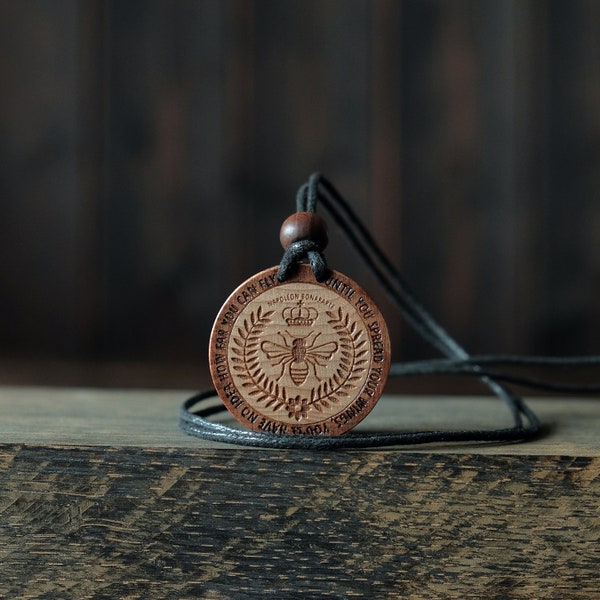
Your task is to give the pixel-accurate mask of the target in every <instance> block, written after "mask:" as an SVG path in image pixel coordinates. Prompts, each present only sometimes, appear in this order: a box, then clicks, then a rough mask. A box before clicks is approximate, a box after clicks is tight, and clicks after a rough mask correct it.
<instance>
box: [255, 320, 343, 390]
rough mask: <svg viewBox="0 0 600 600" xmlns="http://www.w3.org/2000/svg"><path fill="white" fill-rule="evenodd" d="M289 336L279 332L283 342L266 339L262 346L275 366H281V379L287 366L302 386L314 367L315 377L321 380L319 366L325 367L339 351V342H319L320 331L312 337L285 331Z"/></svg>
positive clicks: (294, 378)
mask: <svg viewBox="0 0 600 600" xmlns="http://www.w3.org/2000/svg"><path fill="white" fill-rule="evenodd" d="M285 333H286V334H287V335H288V336H289V341H290V343H288V339H287V338H286V337H285V336H284V335H283V334H282V333H279V335H280V336H281V339H282V340H283V344H278V343H276V342H271V341H268V340H267V341H264V342H263V343H262V344H261V345H260V347H261V350H262V351H263V352H264V353H265V354H266V356H267V358H268V359H269V360H271V361H273V362H272V363H271V365H272V366H273V367H278V366H281V373H280V374H279V377H277V381H279V380H280V379H281V378H282V377H283V376H284V375H285V371H286V368H287V369H288V372H289V374H290V377H291V379H292V381H293V382H294V384H295V385H297V386H301V385H302V384H303V383H304V382H305V381H306V379H307V377H308V374H309V372H310V368H311V367H312V370H313V374H314V376H315V378H316V379H317V380H318V381H320V380H321V378H320V377H319V376H318V375H317V366H319V367H323V366H325V365H326V364H327V361H328V360H330V359H331V357H332V356H333V355H334V354H335V352H337V349H338V344H337V342H325V343H324V344H317V340H318V338H319V336H320V335H321V334H320V333H316V334H315V335H314V337H313V338H312V339H309V338H310V336H311V335H312V334H308V335H307V336H304V337H293V336H292V335H291V334H290V333H289V332H287V331H286V332H285Z"/></svg>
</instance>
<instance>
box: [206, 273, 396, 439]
mask: <svg viewBox="0 0 600 600" xmlns="http://www.w3.org/2000/svg"><path fill="white" fill-rule="evenodd" d="M277 270H278V267H272V268H270V269H266V270H264V271H261V272H260V273H257V274H256V275H254V276H252V277H250V278H249V279H247V280H246V281H245V282H244V283H242V284H241V285H240V286H239V287H238V288H237V289H236V290H235V291H234V292H233V293H232V294H231V295H230V296H229V298H228V299H227V300H226V302H225V303H224V305H223V307H222V308H221V310H220V311H219V313H218V315H217V317H216V319H215V322H214V325H213V329H212V332H211V335H210V342H209V352H208V354H209V367H210V373H211V377H212V380H213V383H214V385H215V388H216V390H217V393H218V394H219V396H220V397H221V400H222V401H223V403H224V404H225V406H226V407H227V409H228V410H229V412H230V413H231V414H232V415H233V416H234V417H235V418H236V419H237V420H238V421H239V422H240V423H242V424H243V425H244V426H245V427H247V428H249V429H251V430H254V431H262V432H264V433H281V434H308V435H339V434H342V433H345V432H346V431H348V430H350V429H352V428H353V427H354V426H355V425H357V424H358V423H359V422H360V421H362V420H363V419H364V418H365V417H366V416H367V415H368V414H369V412H370V411H371V410H372V409H373V407H374V406H375V404H376V403H377V400H378V399H379V397H380V396H381V394H382V392H383V387H384V385H385V382H386V379H387V376H388V372H389V368H390V362H391V355H390V353H391V351H390V339H389V333H388V329H387V325H386V323H385V320H384V318H383V315H382V314H381V312H380V310H379V309H378V308H377V306H376V305H375V302H374V301H373V300H372V299H371V298H370V297H369V295H368V294H367V293H366V292H365V291H364V290H363V288H362V287H361V286H360V285H358V284H357V283H356V282H355V281H353V280H352V279H350V278H349V277H346V276H345V275H343V274H341V273H339V272H337V271H330V272H329V276H328V277H327V279H325V281H323V282H318V281H316V280H315V277H314V275H313V273H312V270H311V268H310V266H309V265H307V264H304V263H302V264H299V265H298V268H297V271H296V273H295V274H294V276H292V277H289V278H288V279H286V280H285V281H284V282H280V281H279V280H278V279H277Z"/></svg>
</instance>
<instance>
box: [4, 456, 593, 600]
mask: <svg viewBox="0 0 600 600" xmlns="http://www.w3.org/2000/svg"><path fill="white" fill-rule="evenodd" d="M0 461H1V464H2V465H3V468H2V471H1V472H0V478H1V481H2V486H1V488H0V489H1V491H0V514H1V515H2V519H1V520H0V534H1V536H2V540H3V542H2V549H1V555H2V561H1V563H0V565H1V566H0V593H2V594H3V595H4V596H5V597H9V598H41V597H57V596H60V597H77V598H105V597H121V598H192V597H203V598H220V599H221V598H223V599H224V598H239V597H241V596H243V597H245V598H263V597H278V598H280V597H282V596H284V597H291V598H296V597H301V596H306V595H310V597H312V598H316V597H331V596H333V597H346V598H347V597H359V598H389V599H392V598H393V599H395V598H398V597H406V598H417V597H424V596H427V597H432V596H433V597H439V598H446V597H462V598H481V597H486V598H531V597H544V598H556V599H559V598H560V599H563V598H574V597H577V598H596V597H597V593H598V585H599V582H598V575H597V565H598V560H599V559H600V546H599V545H598V542H599V541H600V531H599V528H598V513H597V495H598V493H599V492H600V478H599V475H600V459H598V458H590V457H588V458H572V457H564V458H561V457H552V456H543V457H514V456H513V457H510V456H478V455H473V454H471V455H462V456H458V455H454V456H453V455H439V454H425V455H423V454H419V455H415V454H410V453H409V454H403V453H396V452H391V453H390V452H387V453H386V452H376V453H368V452H360V453H354V452H346V453H335V454H328V453H326V454H323V453H310V454H307V453H302V452H271V451H268V452H255V451H249V452H231V451H227V452H225V451H217V450H212V451H200V450H186V451H183V450H164V449H141V448H135V447H130V448H93V447H72V448H69V449H67V448H47V447H36V446H18V445H17V446H12V445H8V446H7V445H5V446H3V447H2V448H1V449H0Z"/></svg>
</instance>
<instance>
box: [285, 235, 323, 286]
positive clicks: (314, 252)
mask: <svg viewBox="0 0 600 600" xmlns="http://www.w3.org/2000/svg"><path fill="white" fill-rule="evenodd" d="M302 260H308V262H309V264H310V268H311V269H312V272H313V273H314V275H315V279H316V280H317V281H324V280H325V279H326V278H327V273H328V272H329V270H328V269H327V263H326V262H325V257H324V256H323V252H322V251H321V248H320V247H319V245H318V244H317V243H316V242H313V241H312V240H299V241H297V242H293V243H292V244H290V245H289V246H288V247H287V248H286V250H285V252H284V253H283V257H282V258H281V262H280V263H279V270H278V271H277V279H279V281H285V280H286V279H287V278H288V277H289V276H290V275H291V274H292V273H293V272H294V270H295V268H296V265H297V264H298V263H299V262H300V261H302Z"/></svg>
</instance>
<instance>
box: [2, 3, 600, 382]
mask: <svg viewBox="0 0 600 600" xmlns="http://www.w3.org/2000/svg"><path fill="white" fill-rule="evenodd" d="M314 170H320V171H322V172H323V173H325V174H326V175H327V176H328V177H329V178H330V179H331V180H332V181H333V182H334V183H335V184H336V185H337V186H338V188H339V189H340V190H341V191H342V192H343V194H344V195H345V196H346V197H347V198H348V200H349V201H350V202H351V203H352V205H353V206H354V207H355V209H356V210H357V212H358V213H359V214H360V215H361V216H362V217H363V218H364V219H365V220H366V222H367V224H368V225H369V227H370V228H371V229H372V231H373V233H374V235H375V237H376V238H377V239H378V240H379V241H380V243H381V245H382V246H383V248H384V249H385V251H386V252H387V253H388V254H389V256H390V257H391V258H392V260H393V261H394V262H395V264H397V265H398V266H399V267H400V268H401V270H402V272H403V273H404V274H405V276H406V278H407V279H408V280H409V282H411V284H412V287H413V288H414V289H415V290H416V291H417V293H418V295H419V296H420V297H421V298H422V299H423V301H424V302H425V304H426V305H427V306H428V307H429V308H430V309H431V310H432V311H433V312H434V314H436V315H437V316H438V317H439V319H440V320H441V321H442V323H443V324H444V325H445V326H446V328H447V329H448V330H449V331H450V332H451V333H452V334H454V335H455V336H456V337H457V338H458V339H459V340H460V341H461V342H462V343H463V344H464V345H465V346H466V347H467V348H468V349H469V350H471V351H473V352H516V353H531V352H544V353H586V352H587V353H589V352H594V353H598V352H599V350H600V303H599V302H598V296H599V292H600V278H599V271H600V248H599V244H598V240H599V237H600V203H599V202H598V200H599V190H600V2H597V1H596V0H569V1H563V0H560V1H546V2H543V1H541V0H454V1H452V2H448V1H444V0H410V1H408V0H407V1H404V2H400V1H395V0H373V1H367V0H325V1H323V0H297V1H292V0H254V1H253V0H198V1H184V0H172V1H167V0H162V1H161V0H143V1H141V0H126V1H122V0H113V1H109V0H102V1H100V0H86V1H78V0H46V1H44V0H20V1H19V2H17V1H12V0H0V269H1V286H2V288H1V291H0V355H1V357H3V360H4V361H5V362H6V361H9V362H8V363H6V364H12V363H10V361H11V360H14V359H15V357H24V358H27V359H32V360H34V359H35V360H38V359H39V360H41V359H57V358H58V359H61V360H62V359H65V360H68V361H75V362H81V361H84V362H85V361H89V362H90V363H93V362H94V361H97V362H102V361H106V360H110V361H117V362H119V361H125V362H127V361H140V362H142V363H143V362H144V361H153V362H154V363H155V364H175V363H180V364H190V365H197V366H198V369H199V372H202V371H204V364H205V360H206V345H207V337H208V334H209V329H210V326H211V324H212V319H213V317H214V315H215V313H216V311H217V310H218V308H219V307H220V304H221V303H222V301H223V300H224V298H225V297H226V296H227V295H228V294H229V292H230V291H231V290H232V289H233V287H235V286H236V285H237V284H238V283H240V282H241V281H242V280H243V279H245V278H246V277H248V276H249V275H251V274H253V273H254V272H256V271H258V270H261V269H263V268H266V267H268V266H271V265H273V264H275V263H277V262H278V260H279V258H280V256H281V249H280V247H279V243H278V231H279V226H280V223H281V222H282V221H283V219H284V218H285V217H287V216H288V214H289V213H291V212H293V209H294V195H295V191H296V189H297V187H298V186H299V185H300V184H301V183H302V182H303V181H304V180H305V179H306V177H307V176H308V175H309V173H310V172H312V171H314ZM332 237H333V240H332V243H331V247H330V249H329V251H328V253H327V257H328V260H329V263H330V264H331V266H333V267H334V268H337V269H339V270H341V271H343V272H345V273H346V274H348V275H350V276H352V277H354V278H357V279H359V280H360V281H361V283H362V284H363V286H364V287H367V288H368V289H369V290H370V291H371V293H372V295H374V296H375V297H376V298H377V299H379V301H380V303H381V307H382V309H383V310H384V312H385V313H386V314H387V315H388V320H390V321H397V318H396V314H395V313H394V312H392V309H391V308H390V306H389V305H388V303H387V302H386V301H385V299H384V298H383V297H382V295H381V294H380V293H379V291H378V289H377V288H375V287H374V282H373V280H372V279H371V278H370V276H369V275H368V274H366V273H365V271H364V269H363V267H362V266H361V265H360V264H358V261H357V259H356V258H355V255H353V254H352V253H351V251H350V250H349V248H348V246H347V245H346V243H345V242H344V241H343V240H342V239H341V238H340V237H339V236H338V235H333V236H332ZM392 332H393V346H394V359H396V360H400V359H407V358H415V357H421V356H425V355H427V353H428V351H427V349H426V348H425V347H424V346H423V345H422V344H420V343H419V342H418V341H417V340H416V339H415V338H414V337H413V336H412V335H410V333H409V332H407V331H406V328H405V327H403V326H401V325H400V324H398V323H397V322H394V324H393V326H392ZM9 371H10V369H8V370H7V369H4V371H3V373H4V381H10V380H11V378H10V373H9ZM31 377H32V379H33V380H35V369H34V371H33V372H32V373H31ZM1 379H2V376H1V373H0V380H1ZM84 383H85V382H84ZM109 383H110V382H109ZM141 383H143V381H142V382H141ZM171 383H172V384H176V383H177V382H176V381H172V382H171Z"/></svg>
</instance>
